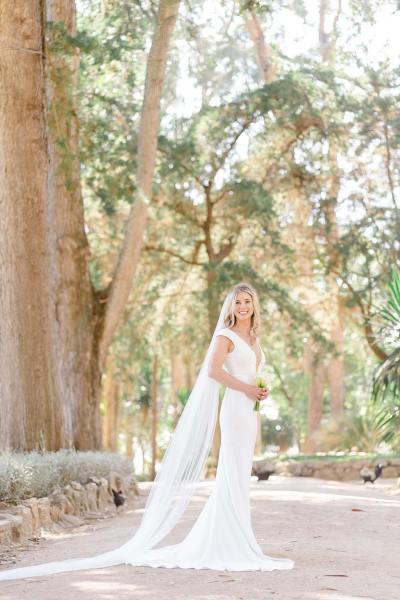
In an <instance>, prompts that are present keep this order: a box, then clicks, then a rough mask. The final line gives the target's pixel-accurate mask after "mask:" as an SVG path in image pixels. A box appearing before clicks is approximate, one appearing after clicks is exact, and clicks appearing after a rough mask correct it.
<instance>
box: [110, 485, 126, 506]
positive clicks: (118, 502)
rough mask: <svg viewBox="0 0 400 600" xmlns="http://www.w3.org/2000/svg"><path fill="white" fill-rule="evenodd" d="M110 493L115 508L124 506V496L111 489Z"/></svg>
mask: <svg viewBox="0 0 400 600" xmlns="http://www.w3.org/2000/svg"><path fill="white" fill-rule="evenodd" d="M112 493H113V499H114V504H115V506H116V507H117V508H119V507H120V506H122V505H123V504H125V496H123V494H122V492H121V490H120V491H119V492H117V491H116V490H114V488H113V489H112Z"/></svg>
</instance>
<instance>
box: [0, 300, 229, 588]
mask: <svg viewBox="0 0 400 600" xmlns="http://www.w3.org/2000/svg"><path fill="white" fill-rule="evenodd" d="M232 298H233V293H232V292H231V293H229V294H228V295H227V296H226V298H225V301H224V303H223V306H222V309H221V312H220V315H219V318H218V322H217V326H216V328H215V330H214V334H213V336H212V339H211V342H210V345H209V347H208V350H207V353H206V356H205V359H204V361H203V364H202V367H201V369H200V372H199V375H198V377H197V380H196V382H195V384H194V387H193V389H192V391H191V394H190V396H189V398H188V400H187V403H186V405H185V408H184V410H183V412H182V415H181V417H180V419H179V422H178V424H177V426H176V428H175V431H174V433H173V436H172V438H171V441H170V443H169V446H168V448H167V451H166V452H165V455H164V458H163V461H162V463H161V466H160V469H159V472H158V474H157V476H156V479H155V481H154V483H153V485H152V487H151V491H150V494H149V497H148V499H147V502H146V506H145V511H144V516H143V518H142V521H141V523H140V525H139V527H138V529H137V531H136V533H135V534H134V535H133V537H132V538H130V539H129V540H128V541H127V542H126V543H125V544H123V545H122V546H119V547H118V548H116V549H114V550H111V551H109V552H105V553H103V554H98V555H97V556H91V557H84V558H73V559H69V560H63V561H56V562H49V563H43V564H40V565H34V566H31V567H22V568H18V569H9V570H6V571H1V572H0V580H4V579H21V578H24V577H38V576H40V575H49V574H51V573H62V572H65V571H80V570H85V569H94V568H102V567H109V566H113V565H118V564H123V563H126V564H129V563H132V562H135V563H136V564H137V561H140V556H141V553H144V552H145V551H148V550H150V549H152V548H154V547H155V546H156V545H157V544H159V543H160V542H161V541H162V540H163V539H164V538H165V536H166V535H167V534H168V533H169V532H170V531H171V530H172V529H173V528H174V527H175V525H176V523H177V522H178V520H179V518H180V517H181V516H182V514H183V513H184V511H185V509H186V507H187V505H188V504H189V502H190V499H191V497H192V495H193V492H194V490H195V486H196V483H197V482H198V480H199V479H200V476H201V473H202V470H203V467H204V464H205V461H206V459H207V456H208V453H209V451H210V447H211V442H212V438H213V433H214V429H215V424H216V419H217V413H218V410H217V409H218V392H219V387H220V386H219V384H218V383H217V382H216V381H215V380H214V379H211V378H210V377H209V376H208V365H209V361H210V357H211V355H212V353H213V350H214V344H215V339H216V334H217V332H218V331H219V330H220V329H223V328H224V327H225V323H224V319H225V315H226V313H227V309H228V307H229V306H230V304H231V301H232Z"/></svg>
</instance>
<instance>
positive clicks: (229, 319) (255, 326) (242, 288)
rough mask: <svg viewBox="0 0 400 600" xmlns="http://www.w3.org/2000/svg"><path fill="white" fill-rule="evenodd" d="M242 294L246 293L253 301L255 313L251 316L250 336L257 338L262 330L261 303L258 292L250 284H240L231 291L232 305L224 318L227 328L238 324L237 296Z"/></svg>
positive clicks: (230, 304)
mask: <svg viewBox="0 0 400 600" xmlns="http://www.w3.org/2000/svg"><path fill="white" fill-rule="evenodd" d="M241 292H246V294H249V296H251V299H252V301H253V309H254V312H253V314H252V316H251V325H250V336H253V335H254V337H257V336H258V332H259V329H260V303H259V301H258V296H257V292H256V290H255V289H254V288H253V286H252V285H250V284H249V283H238V284H236V285H235V286H234V287H233V288H232V289H231V290H230V291H229V294H230V296H231V298H230V303H229V305H228V310H227V312H226V314H225V317H224V323H225V326H226V327H233V325H235V323H236V317H235V301H236V298H237V295H238V294H240V293H241Z"/></svg>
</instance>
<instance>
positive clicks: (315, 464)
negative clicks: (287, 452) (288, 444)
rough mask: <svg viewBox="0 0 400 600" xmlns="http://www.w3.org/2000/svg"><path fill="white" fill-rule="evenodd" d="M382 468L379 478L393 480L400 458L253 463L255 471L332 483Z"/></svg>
mask: <svg viewBox="0 0 400 600" xmlns="http://www.w3.org/2000/svg"><path fill="white" fill-rule="evenodd" d="M377 464H382V465H383V466H384V469H383V472H382V475H381V478H385V479H394V478H396V477H400V458H382V459H380V458H375V459H373V460H371V459H354V460H327V459H323V460H322V459H321V460H318V459H310V460H304V461H297V460H290V459H288V460H284V461H280V460H263V461H254V466H255V467H256V469H257V468H258V469H261V470H263V469H269V468H271V470H272V469H273V470H274V471H275V474H276V475H289V476H292V477H318V478H320V479H331V480H334V481H352V480H357V479H358V480H361V475H360V471H361V470H365V469H369V470H373V468H374V466H375V465H377Z"/></svg>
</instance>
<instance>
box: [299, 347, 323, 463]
mask: <svg viewBox="0 0 400 600" xmlns="http://www.w3.org/2000/svg"><path fill="white" fill-rule="evenodd" d="M307 350H308V352H309V357H308V359H309V377H310V387H309V396H308V431H307V438H306V440H305V443H304V451H305V452H307V453H310V454H312V453H314V452H315V451H316V450H317V444H316V440H315V432H316V431H317V430H318V428H319V426H320V424H321V419H322V415H323V397H324V381H325V373H324V363H323V360H322V358H321V356H320V354H319V352H318V349H314V350H312V349H311V348H310V347H308V348H307Z"/></svg>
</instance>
